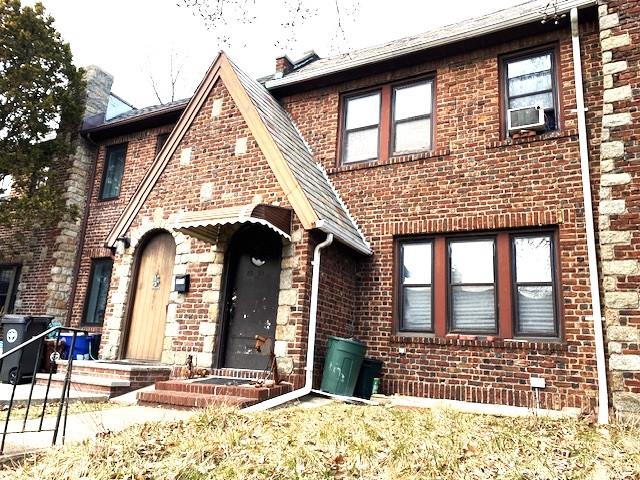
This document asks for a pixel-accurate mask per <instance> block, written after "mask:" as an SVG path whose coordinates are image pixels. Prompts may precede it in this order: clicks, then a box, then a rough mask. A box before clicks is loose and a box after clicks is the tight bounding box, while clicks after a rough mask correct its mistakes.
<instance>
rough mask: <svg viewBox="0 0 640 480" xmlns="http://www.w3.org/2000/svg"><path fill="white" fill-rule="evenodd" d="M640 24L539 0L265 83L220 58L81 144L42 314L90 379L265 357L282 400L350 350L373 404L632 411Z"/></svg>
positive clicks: (94, 130)
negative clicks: (76, 351) (374, 375)
mask: <svg viewBox="0 0 640 480" xmlns="http://www.w3.org/2000/svg"><path fill="white" fill-rule="evenodd" d="M545 7H547V8H546V9H545ZM639 15H640V7H639V6H638V5H637V4H636V3H635V2H625V1H622V0H610V1H602V2H596V1H595V0H558V1H557V2H555V8H554V7H551V9H549V7H548V2H547V1H546V0H545V1H540V0H535V1H532V2H528V3H524V4H522V5H519V6H516V7H513V8H509V9H505V10H501V11H499V12H496V13H494V14H491V15H487V16H484V17H480V18H476V19H473V20H469V21H465V22H462V23H460V24H455V25H449V26H447V27H443V28H441V29H438V30H435V31H431V32H427V33H425V34H422V35H417V36H414V37H410V38H407V39H402V40H398V41H394V42H390V43H388V44H385V45H380V46H377V47H373V48H368V49H364V50H359V51H355V52H350V53H348V54H345V55H342V56H338V57H332V58H325V59H323V58H319V57H318V56H317V55H315V54H314V53H310V54H308V55H306V56H305V57H304V58H302V59H300V60H298V61H295V62H294V61H291V60H290V59H289V58H287V57H282V58H279V59H277V61H276V73H275V74H274V75H272V76H269V77H266V78H262V79H259V80H254V79H252V78H250V77H249V76H247V75H246V74H245V73H244V72H243V71H242V69H241V68H240V67H239V66H237V65H236V64H234V63H233V61H232V60H231V59H230V58H229V57H228V56H227V55H225V54H224V53H220V54H219V55H218V56H217V57H216V58H215V59H214V61H213V63H212V65H211V67H210V69H209V70H208V72H207V74H206V76H205V78H204V79H203V80H202V82H201V84H200V86H199V87H198V88H197V90H196V92H195V93H194V95H193V96H192V97H191V98H190V99H187V100H184V101H179V102H174V103H172V104H168V105H161V106H156V107H149V108H143V109H131V110H128V111H126V112H124V113H122V114H120V115H116V116H113V117H112V118H109V119H104V116H102V117H100V118H98V121H96V119H95V118H92V121H89V122H87V123H86V126H85V128H84V129H83V131H82V139H83V140H82V141H83V142H85V143H86V145H87V148H88V149H93V150H92V151H93V152H95V157H94V159H95V160H94V162H92V164H91V166H90V168H87V169H86V171H87V172H88V173H89V175H88V183H87V188H86V192H87V194H86V205H84V207H83V211H84V217H83V219H82V221H81V222H80V223H79V226H78V228H79V229H80V234H79V235H78V239H79V240H78V241H77V242H76V244H75V247H74V248H75V249H76V251H77V252H78V253H77V255H76V257H75V267H76V268H73V269H71V268H67V269H65V270H64V271H60V270H54V269H55V268H56V266H55V265H51V266H49V264H47V266H48V267H51V274H52V275H49V276H50V277H51V278H53V277H56V278H58V277H60V276H61V275H62V276H63V277H64V278H63V279H62V280H64V282H62V283H64V284H65V285H68V288H60V289H57V288H54V287H51V289H50V290H49V291H50V292H62V293H61V294H60V295H59V298H60V299H61V300H62V301H63V302H62V303H64V302H67V303H66V304H67V305H68V307H69V314H68V316H66V319H67V320H68V321H69V322H70V323H71V324H72V325H81V326H83V327H86V328H87V329H90V330H93V331H95V332H99V333H101V334H102V337H101V348H100V357H101V358H102V359H105V360H127V361H128V362H129V363H132V364H134V363H136V362H137V363H144V362H146V363H150V364H153V365H165V366H181V365H183V364H184V363H185V361H186V359H187V357H188V356H191V357H192V358H193V361H194V363H196V364H197V365H198V366H201V367H207V368H210V369H212V371H213V373H216V374H219V375H232V376H243V377H251V376H252V375H253V374H256V375H257V372H261V371H263V370H264V369H265V368H267V367H268V363H269V356H268V353H269V352H268V351H267V350H263V351H261V352H260V351H257V350H256V349H255V348H254V343H255V340H254V338H255V336H256V335H261V336H264V337H266V338H271V339H273V340H274V342H275V354H276V356H277V359H278V367H279V369H280V371H281V373H282V374H283V375H285V376H286V377H287V379H288V380H289V381H290V382H291V383H292V384H293V386H294V387H299V386H301V385H303V383H304V382H305V373H307V372H305V364H306V361H307V359H306V356H307V353H309V352H313V349H311V350H309V344H310V342H313V343H314V344H315V346H316V348H315V364H316V367H318V368H316V369H315V374H316V375H315V377H316V378H315V380H316V381H317V379H318V375H319V374H320V372H321V366H322V362H323V359H324V352H325V349H326V340H327V336H329V335H335V336H343V337H355V338H357V339H358V340H360V341H362V342H363V343H365V344H366V346H367V356H369V357H373V358H377V359H380V360H382V361H383V362H384V366H383V370H382V390H383V392H385V393H387V394H395V393H398V394H405V395H416V396H422V397H430V398H439V399H450V400H462V401H467V402H479V403H490V404H501V405H513V406H524V407H531V406H534V405H535V406H539V407H541V408H546V409H555V410H561V409H578V410H580V411H583V412H592V411H598V414H599V418H600V419H601V421H602V420H603V419H604V420H606V415H607V413H608V409H609V406H608V404H609V403H611V405H612V406H613V407H615V411H616V412H617V413H618V414H620V415H631V414H638V413H640V351H639V346H638V345H639V344H640V339H639V335H640V334H639V332H640V308H639V296H638V281H639V280H640V267H639V260H640V255H639V251H640V250H639V248H640V232H639V231H638V221H639V219H640V216H639V211H638V208H639V205H640V196H639V195H638V180H639V179H638V175H639V172H640V170H639V169H638V162H639V160H640V159H639V157H638V155H639V150H638V125H640V123H639V120H640V119H639V118H638V116H639V115H640V114H639V113H638V112H639V111H640V110H639V109H638V103H639V100H638V95H639V92H640V90H639V88H640V86H639V85H638V82H639V80H638V79H639V78H640V69H639V68H640V67H639V65H638V62H639V60H640V53H639V49H638V47H637V45H638V44H639V42H640V27H638V25H639V22H638V18H639ZM103 86H104V85H103ZM106 92H107V93H108V86H107V90H106ZM103 97H104V92H103ZM105 98H106V97H105ZM53 250H55V249H53ZM320 252H321V254H322V255H321V256H320ZM45 255H46V254H45ZM54 258H59V257H54ZM28 263H29V261H26V262H25V261H21V260H20V258H16V259H15V261H13V262H11V263H10V264H7V266H1V265H0V269H1V270H0V275H2V276H0V279H4V278H5V277H6V278H9V279H10V280H9V281H8V282H4V281H2V282H0V301H3V302H5V304H6V305H10V304H11V305H14V304H15V305H16V306H17V307H16V311H27V310H29V308H26V307H27V303H26V301H25V299H26V297H27V295H28V292H29V291H30V287H29V284H30V283H29V284H28V282H27V279H26V278H23V279H20V278H18V277H17V275H18V272H19V269H20V268H23V271H24V270H25V269H24V266H27V267H29V265H27V264H28ZM12 269H13V270H12ZM28 269H29V268H27V270H28ZM314 271H315V273H317V275H314ZM6 272H8V273H6ZM64 275H66V277H65V276H64ZM42 276H43V278H44V277H46V276H47V275H45V272H42ZM29 282H31V281H30V280H29ZM5 285H8V286H9V288H6V287H5ZM14 285H20V288H18V289H17V290H15V288H13V286H14ZM3 289H4V290H3ZM12 289H13V290H14V291H16V292H17V296H16V295H15V294H13V293H12ZM5 290H6V291H5ZM3 292H4V293H3ZM3 295H4V297H3ZM21 296H22V297H24V298H25V299H21ZM3 299H4V300H3ZM7 299H9V300H7ZM9 302H11V303H9ZM30 308H31V309H33V308H41V309H45V305H44V304H37V305H36V304H34V305H30ZM62 317H63V318H64V317H65V316H64V315H63V316H62ZM310 339H311V340H310ZM174 373H175V372H174ZM535 390H537V391H535ZM536 402H537V403H536Z"/></svg>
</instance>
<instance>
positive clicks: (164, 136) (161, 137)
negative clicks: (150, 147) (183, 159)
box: [156, 132, 169, 155]
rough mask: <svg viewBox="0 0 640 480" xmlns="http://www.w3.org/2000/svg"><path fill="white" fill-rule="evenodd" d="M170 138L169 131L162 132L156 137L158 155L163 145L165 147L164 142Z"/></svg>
mask: <svg viewBox="0 0 640 480" xmlns="http://www.w3.org/2000/svg"><path fill="white" fill-rule="evenodd" d="M168 138H169V132H167V133H161V134H159V135H158V137H157V138H156V155H158V154H159V153H160V150H162V147H164V144H165V143H167V139H168Z"/></svg>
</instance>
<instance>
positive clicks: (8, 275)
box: [0, 265, 20, 316]
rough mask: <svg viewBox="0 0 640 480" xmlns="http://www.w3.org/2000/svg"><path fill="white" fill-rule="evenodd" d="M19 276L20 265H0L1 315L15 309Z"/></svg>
mask: <svg viewBox="0 0 640 480" xmlns="http://www.w3.org/2000/svg"><path fill="white" fill-rule="evenodd" d="M19 276H20V266H19V265H0V316H1V315H2V314H5V313H11V312H12V311H13V303H14V301H15V297H16V291H17V289H18V278H19Z"/></svg>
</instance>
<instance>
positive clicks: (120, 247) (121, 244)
mask: <svg viewBox="0 0 640 480" xmlns="http://www.w3.org/2000/svg"><path fill="white" fill-rule="evenodd" d="M130 246H131V239H130V238H129V237H118V238H116V253H118V255H122V254H123V253H124V251H125V250H126V249H127V248H129V247H130Z"/></svg>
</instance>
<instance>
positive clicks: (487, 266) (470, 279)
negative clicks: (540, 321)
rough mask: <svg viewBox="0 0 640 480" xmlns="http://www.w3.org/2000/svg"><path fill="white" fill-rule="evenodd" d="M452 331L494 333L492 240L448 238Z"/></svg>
mask: <svg viewBox="0 0 640 480" xmlns="http://www.w3.org/2000/svg"><path fill="white" fill-rule="evenodd" d="M449 304H450V309H449V318H450V326H451V331H453V332H460V333H490V334H493V333H496V332H497V330H498V325H497V315H496V277H495V240H494V239H493V238H477V239H470V240H467V239H465V240H450V241H449Z"/></svg>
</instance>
